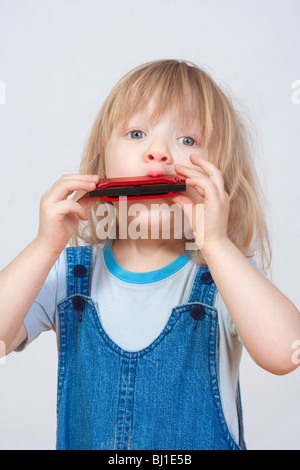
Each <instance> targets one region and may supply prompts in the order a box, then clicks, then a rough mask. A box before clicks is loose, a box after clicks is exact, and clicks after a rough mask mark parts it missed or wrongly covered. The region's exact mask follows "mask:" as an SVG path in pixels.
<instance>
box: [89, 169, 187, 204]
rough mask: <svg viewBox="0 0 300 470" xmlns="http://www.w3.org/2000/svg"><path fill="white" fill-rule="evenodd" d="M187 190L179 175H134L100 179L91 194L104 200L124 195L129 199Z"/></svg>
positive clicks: (173, 193)
mask: <svg viewBox="0 0 300 470" xmlns="http://www.w3.org/2000/svg"><path fill="white" fill-rule="evenodd" d="M185 190H186V184H185V180H183V179H181V178H179V177H178V176H177V175H164V176H157V177H153V176H133V177H123V178H106V179H100V180H99V182H98V183H97V186H96V189H94V191H91V192H90V193H89V195H90V197H98V198H99V199H102V200H104V201H118V199H119V198H120V197H122V196H123V197H124V196H126V197H127V199H150V198H161V197H170V196H174V195H175V194H177V193H178V192H179V191H185Z"/></svg>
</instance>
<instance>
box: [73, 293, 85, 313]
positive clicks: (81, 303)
mask: <svg viewBox="0 0 300 470" xmlns="http://www.w3.org/2000/svg"><path fill="white" fill-rule="evenodd" d="M72 304H73V307H74V310H77V312H83V310H84V309H85V300H84V299H83V298H82V297H79V295H76V297H74V298H73V299H72Z"/></svg>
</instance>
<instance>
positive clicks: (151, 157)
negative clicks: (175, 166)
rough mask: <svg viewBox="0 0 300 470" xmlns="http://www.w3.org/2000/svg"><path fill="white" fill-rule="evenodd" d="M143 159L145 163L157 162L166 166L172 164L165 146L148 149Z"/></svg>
mask: <svg viewBox="0 0 300 470" xmlns="http://www.w3.org/2000/svg"><path fill="white" fill-rule="evenodd" d="M144 159H145V161H146V162H147V163H149V162H153V163H154V162H159V163H164V164H168V163H171V162H172V158H171V155H170V152H169V151H168V149H167V148H166V146H160V147H156V148H154V147H152V148H149V149H148V150H147V151H146V153H145V156H144Z"/></svg>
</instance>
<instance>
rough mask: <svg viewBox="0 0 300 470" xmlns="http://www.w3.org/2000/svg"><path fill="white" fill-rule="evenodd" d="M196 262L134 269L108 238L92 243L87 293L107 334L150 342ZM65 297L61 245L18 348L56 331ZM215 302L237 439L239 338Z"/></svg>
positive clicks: (225, 389) (180, 297)
mask: <svg viewBox="0 0 300 470" xmlns="http://www.w3.org/2000/svg"><path fill="white" fill-rule="evenodd" d="M198 267H199V266H198V265H197V264H196V262H195V261H194V260H193V259H191V257H188V256H187V255H182V256H180V257H179V258H177V259H176V260H175V261H173V262H172V263H170V264H169V265H167V266H165V267H163V268H161V269H158V270H156V271H151V272H143V273H135V272H131V271H127V270H125V269H123V268H122V267H121V266H120V265H119V264H118V263H117V261H116V259H115V257H114V254H113V251H112V244H106V245H105V250H103V244H99V245H94V247H93V268H92V273H91V297H92V298H93V299H94V301H95V302H96V305H97V309H98V314H99V318H100V321H101V324H102V326H103V328H104V330H105V332H106V333H107V335H108V336H109V337H110V338H111V340H112V341H114V342H115V343H116V344H117V345H118V346H119V347H121V348H122V349H125V350H128V351H138V350H141V349H144V348H146V347H147V346H149V344H151V343H152V342H153V341H154V340H155V339H156V338H157V337H158V336H159V335H160V333H161V332H162V330H163V329H164V327H165V325H166V323H167V322H168V319H169V317H170V315H171V313H172V310H173V308H174V307H176V306H177V305H180V304H184V303H187V302H188V299H189V296H190V293H191V288H192V286H193V282H194V278H195V275H196V272H197V269H198ZM66 297H67V291H66V252H65V251H63V252H62V254H61V256H60V257H59V259H58V260H57V262H56V263H55V265H54V266H53V268H52V269H51V271H50V273H49V275H48V277H47V279H46V281H45V283H44V285H43V286H42V288H41V290H40V292H39V294H38V296H37V298H36V300H35V302H34V303H33V305H32V307H31V308H30V310H29V312H28V313H27V316H26V318H25V320H24V325H25V327H26V329H27V332H28V341H27V342H26V343H24V344H23V345H21V346H20V347H19V348H18V349H17V350H18V351H20V350H22V349H23V348H24V347H25V346H26V345H27V344H29V343H30V342H31V341H33V340H34V339H35V338H36V337H37V336H39V334H40V333H41V332H42V331H46V330H50V329H53V330H54V331H56V325H57V324H58V319H57V315H58V312H57V304H58V303H59V302H60V301H62V300H63V299H65V298H66ZM158 305H159V308H157V306H158ZM214 306H215V307H216V308H217V309H218V317H219V350H218V367H219V381H220V383H219V386H220V394H221V400H222V406H223V411H224V416H225V419H226V422H227V426H228V429H229V431H230V433H231V435H232V437H233V439H234V440H235V441H236V442H239V428H238V417H237V410H236V387H237V380H238V372H239V363H240V358H241V353H242V342H241V340H240V337H239V335H238V333H237V331H236V328H235V325H234V324H233V321H232V319H231V317H230V315H229V313H228V311H227V309H226V307H225V304H224V302H223V300H222V298H221V296H220V294H219V293H217V295H216V300H215V305H214ZM57 339H58V335H57Z"/></svg>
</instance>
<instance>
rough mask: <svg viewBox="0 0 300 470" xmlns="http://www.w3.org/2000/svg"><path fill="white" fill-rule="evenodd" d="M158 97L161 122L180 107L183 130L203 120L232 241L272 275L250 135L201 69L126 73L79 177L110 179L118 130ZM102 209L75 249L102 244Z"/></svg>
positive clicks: (168, 63) (186, 66)
mask: <svg viewBox="0 0 300 470" xmlns="http://www.w3.org/2000/svg"><path fill="white" fill-rule="evenodd" d="M153 96H155V109H154V114H153V116H152V118H154V119H159V118H160V117H161V116H162V115H163V114H164V113H166V112H167V111H168V110H170V109H171V108H173V107H174V106H175V107H177V108H178V109H179V110H180V112H181V116H182V119H183V125H184V124H185V122H189V121H190V120H191V119H195V118H196V119H198V122H199V123H200V124H201V126H202V135H203V139H204V142H205V143H206V144H207V146H208V157H209V160H210V161H211V162H212V163H213V164H214V165H216V167H217V168H219V169H220V170H221V172H222V174H223V177H224V183H225V190H226V192H227V193H228V194H229V196H230V212H229V219H228V237H229V239H230V240H231V241H232V242H233V243H234V244H235V245H236V246H237V248H238V249H239V250H240V251H241V252H242V253H243V254H244V255H245V256H246V257H248V258H250V257H253V256H254V257H255V258H256V260H257V262H258V264H259V265H260V267H261V268H263V269H268V268H269V267H270V264H271V246H270V238H269V234H268V228H267V224H266V214H265V209H266V200H265V197H264V194H263V191H262V187H261V185H260V182H259V179H258V177H257V173H256V170H255V166H254V162H253V158H252V155H253V151H254V148H253V145H252V139H251V131H250V130H249V127H247V125H246V124H245V120H244V119H245V116H244V118H242V116H241V114H242V113H239V112H238V111H237V108H236V106H235V105H233V102H232V97H229V93H228V92H226V94H225V92H223V91H222V90H221V87H220V86H218V85H217V84H216V83H215V81H214V80H213V79H212V78H211V76H210V75H209V74H208V73H207V72H206V71H204V70H202V69H200V68H199V67H198V66H197V65H195V64H193V63H191V62H186V61H182V60H157V61H153V62H148V63H146V64H143V65H140V66H139V67H136V68H135V69H133V70H132V71H130V72H129V73H127V74H126V75H125V76H124V77H123V78H122V79H121V80H120V81H119V82H118V83H117V84H116V85H115V87H114V88H113V89H112V91H111V93H110V94H109V95H108V97H107V99H106V100H105V102H104V104H103V106H102V108H101V110H100V111H99V113H98V115H97V117H96V120H95V122H94V125H93V127H92V130H91V133H90V135H89V138H88V141H87V144H86V147H85V149H84V154H83V158H82V162H81V166H80V170H79V171H80V173H81V174H98V175H99V176H100V178H105V177H106V174H105V150H106V146H107V144H108V141H109V139H110V136H111V133H112V130H113V127H114V126H116V125H118V124H119V123H120V122H124V121H125V117H126V120H127V119H129V118H130V117H131V116H132V115H133V113H135V112H137V111H139V110H142V109H143V108H144V107H145V106H146V105H147V104H148V103H149V100H150V99H151V98H152V97H153ZM184 121H185V122H184ZM80 195H82V193H80V192H78V193H76V194H75V196H74V198H75V199H78V197H80ZM102 203H103V202H102V201H100V200H97V202H96V203H95V204H94V205H93V206H92V207H91V209H90V210H89V211H88V212H89V220H88V221H87V222H86V223H84V222H81V221H80V223H79V226H78V229H77V232H76V233H75V234H74V236H73V237H72V238H71V240H70V244H71V245H73V246H78V245H81V244H94V243H99V238H98V237H97V234H96V223H97V217H96V211H97V208H98V205H99V204H102ZM106 241H108V240H106ZM194 256H195V259H196V261H197V262H198V263H199V264H204V265H205V260H204V259H203V257H202V255H201V252H200V251H195V252H194Z"/></svg>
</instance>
